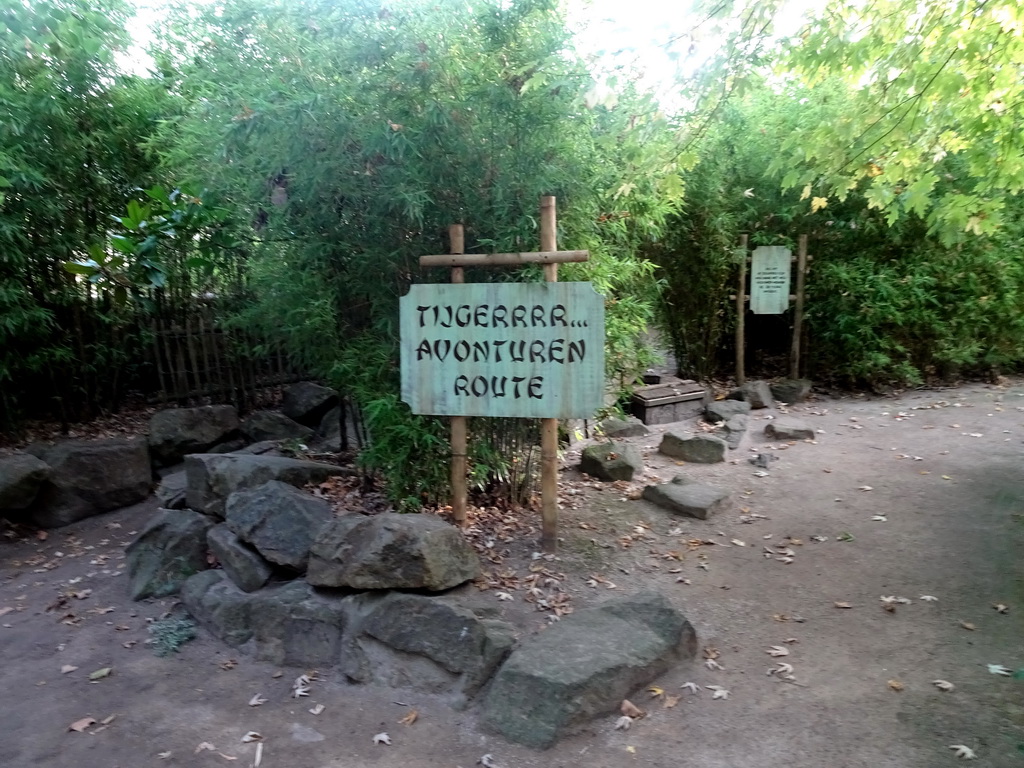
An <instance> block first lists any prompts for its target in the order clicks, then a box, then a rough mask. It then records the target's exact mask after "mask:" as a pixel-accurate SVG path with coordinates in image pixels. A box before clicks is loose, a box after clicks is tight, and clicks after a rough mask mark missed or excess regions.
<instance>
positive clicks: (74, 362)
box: [0, 0, 160, 424]
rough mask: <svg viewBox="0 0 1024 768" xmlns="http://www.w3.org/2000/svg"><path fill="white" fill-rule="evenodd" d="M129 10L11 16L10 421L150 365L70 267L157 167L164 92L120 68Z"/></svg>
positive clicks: (6, 302)
mask: <svg viewBox="0 0 1024 768" xmlns="http://www.w3.org/2000/svg"><path fill="white" fill-rule="evenodd" d="M126 16H127V9H126V6H125V5H123V4H122V3H120V2H118V1H117V0H104V2H101V3H95V2H88V3H87V2H84V1H82V0H32V1H31V2H25V3H8V4H6V5H5V6H4V8H3V10H2V11H0V424H4V423H7V424H9V423H10V421H11V419H12V418H13V416H14V415H15V410H16V408H17V406H18V405H19V404H20V405H21V406H22V407H28V408H30V409H31V408H33V407H39V406H41V405H47V404H48V405H51V406H52V407H53V408H54V409H55V410H56V411H57V412H58V413H60V414H61V415H63V416H64V417H66V418H73V417H76V416H81V415H87V414H88V413H90V412H92V409H93V408H94V407H96V406H101V407H102V406H103V405H104V404H107V405H109V404H110V403H111V402H113V401H115V400H116V399H117V397H118V396H119V392H120V391H121V389H122V387H123V385H124V382H125V380H126V379H127V378H128V370H129V369H130V368H131V367H133V366H135V365H136V364H137V353H138V349H137V348H136V347H135V344H134V343H133V341H132V339H133V338H136V337H135V335H134V331H133V319H132V317H131V315H130V314H129V313H126V312H125V311H123V310H122V309H120V308H118V307H116V306H114V305H113V304H112V302H111V301H110V296H109V295H107V294H106V293H105V292H100V291H90V290H88V289H87V288H85V287H84V286H83V285H82V284H81V283H79V281H77V280H76V279H75V277H74V276H72V275H71V274H69V273H67V272H65V271H64V270H63V269H62V264H63V263H64V262H67V261H73V260H76V259H81V258H84V257H85V255H86V252H87V249H88V248H89V246H90V245H91V244H93V243H95V242H99V241H101V240H103V239H105V237H106V229H107V227H108V225H109V221H110V220H109V215H110V214H111V213H113V212H114V211H116V210H120V209H121V208H123V207H124V205H125V202H126V201H127V199H129V198H130V197H132V196H133V195H134V194H135V193H134V188H135V187H136V185H139V184H141V183H145V182H146V180H147V177H148V176H149V174H150V172H151V163H149V161H148V160H147V159H146V156H145V154H144V152H143V150H142V148H141V144H142V141H143V139H144V138H145V137H146V136H147V135H148V133H149V132H150V131H151V130H152V128H153V126H154V122H155V114H156V111H157V105H158V104H159V101H160V92H159V90H158V89H156V88H155V87H154V85H153V84H151V83H148V82H145V81H143V80H140V79H138V78H133V77H125V76H122V75H120V74H119V73H118V71H117V69H116V66H115V61H114V55H115V52H116V51H117V50H118V49H119V48H120V47H121V46H122V45H123V44H124V42H125V34H124V28H123V24H124V20H125V18H126ZM133 354H134V355H135V356H136V357H133ZM122 370H123V371H124V372H125V376H123V377H120V376H117V375H114V376H111V375H109V374H110V372H111V371H119V372H120V371H122Z"/></svg>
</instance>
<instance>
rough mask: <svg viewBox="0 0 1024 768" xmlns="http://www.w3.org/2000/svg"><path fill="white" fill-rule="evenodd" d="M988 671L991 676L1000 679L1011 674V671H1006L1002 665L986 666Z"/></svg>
mask: <svg viewBox="0 0 1024 768" xmlns="http://www.w3.org/2000/svg"><path fill="white" fill-rule="evenodd" d="M986 666H987V667H988V671H989V672H990V673H991V674H993V675H1000V676H1002V677H1009V676H1010V675H1012V674H1013V670H1012V669H1007V668H1006V667H1004V666H1003V665H1002V664H987V665H986Z"/></svg>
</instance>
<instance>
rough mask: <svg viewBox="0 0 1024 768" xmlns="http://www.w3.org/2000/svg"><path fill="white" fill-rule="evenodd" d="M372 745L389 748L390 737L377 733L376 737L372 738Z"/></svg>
mask: <svg viewBox="0 0 1024 768" xmlns="http://www.w3.org/2000/svg"><path fill="white" fill-rule="evenodd" d="M373 743H374V744H386V745H387V746H389V747H390V746H391V737H390V736H388V735H387V734H386V733H378V734H377V735H376V736H374V737H373Z"/></svg>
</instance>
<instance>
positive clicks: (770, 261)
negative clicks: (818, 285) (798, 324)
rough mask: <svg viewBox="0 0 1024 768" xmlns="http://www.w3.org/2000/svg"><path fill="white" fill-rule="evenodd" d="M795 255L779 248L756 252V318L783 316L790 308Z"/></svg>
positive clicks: (753, 274) (753, 270)
mask: <svg viewBox="0 0 1024 768" xmlns="http://www.w3.org/2000/svg"><path fill="white" fill-rule="evenodd" d="M791 261H792V253H791V252H790V250H789V249H788V248H783V247H782V246H779V245H762V246H759V247H758V248H755V249H754V254H753V256H752V257H751V260H750V311H751V312H753V313H754V314H755V315H781V314H782V313H783V312H785V311H786V310H787V309H788V308H789V281H790V262H791Z"/></svg>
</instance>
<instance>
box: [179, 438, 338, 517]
mask: <svg viewBox="0 0 1024 768" xmlns="http://www.w3.org/2000/svg"><path fill="white" fill-rule="evenodd" d="M185 473H186V475H187V478H188V480H187V490H186V499H187V501H188V506H189V507H190V508H191V509H195V510H197V511H199V512H205V513H206V514H208V515H216V516H217V517H223V516H224V503H225V501H226V500H227V497H228V496H230V495H231V494H232V493H234V492H235V491H243V490H247V489H249V488H255V487H257V486H260V485H263V484H264V483H266V482H269V481H270V480H280V481H281V482H283V483H288V485H294V486H303V485H306V484H307V483H322V482H323V481H324V480H326V479H327V478H328V477H333V476H335V475H352V474H354V470H352V469H349V468H347V467H338V466H335V465H333V464H321V463H319V462H315V461H302V460H299V459H287V458H284V457H282V456H247V455H243V454H225V455H217V454H209V453H196V454H192V455H191V456H186V457H185Z"/></svg>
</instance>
